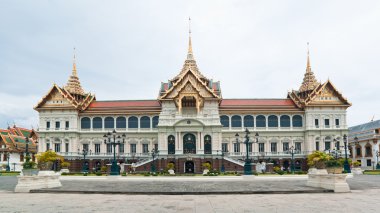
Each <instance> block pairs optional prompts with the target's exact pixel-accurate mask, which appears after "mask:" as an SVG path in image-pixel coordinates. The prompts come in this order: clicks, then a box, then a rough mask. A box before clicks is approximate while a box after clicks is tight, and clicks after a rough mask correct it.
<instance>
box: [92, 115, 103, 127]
mask: <svg viewBox="0 0 380 213" xmlns="http://www.w3.org/2000/svg"><path fill="white" fill-rule="evenodd" d="M92 128H94V129H101V128H103V121H102V118H100V117H95V118H94V119H92Z"/></svg>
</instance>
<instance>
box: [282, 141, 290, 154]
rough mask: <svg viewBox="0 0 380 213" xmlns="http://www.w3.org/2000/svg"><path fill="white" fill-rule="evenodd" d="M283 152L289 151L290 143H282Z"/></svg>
mask: <svg viewBox="0 0 380 213" xmlns="http://www.w3.org/2000/svg"><path fill="white" fill-rule="evenodd" d="M282 151H283V152H287V151H289V143H288V142H284V143H282Z"/></svg>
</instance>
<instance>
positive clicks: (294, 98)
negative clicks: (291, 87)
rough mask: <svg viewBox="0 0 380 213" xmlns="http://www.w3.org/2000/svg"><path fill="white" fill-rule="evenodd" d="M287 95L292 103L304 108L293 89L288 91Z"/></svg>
mask: <svg viewBox="0 0 380 213" xmlns="http://www.w3.org/2000/svg"><path fill="white" fill-rule="evenodd" d="M288 97H289V98H290V99H291V100H292V101H293V103H294V104H295V105H296V106H297V107H298V108H304V105H303V104H302V100H301V99H300V98H299V97H298V95H297V94H295V92H294V91H292V92H289V93H288Z"/></svg>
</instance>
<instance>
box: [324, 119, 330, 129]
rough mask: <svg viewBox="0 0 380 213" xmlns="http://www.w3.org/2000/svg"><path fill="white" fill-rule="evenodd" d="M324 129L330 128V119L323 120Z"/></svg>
mask: <svg viewBox="0 0 380 213" xmlns="http://www.w3.org/2000/svg"><path fill="white" fill-rule="evenodd" d="M325 128H330V119H325Z"/></svg>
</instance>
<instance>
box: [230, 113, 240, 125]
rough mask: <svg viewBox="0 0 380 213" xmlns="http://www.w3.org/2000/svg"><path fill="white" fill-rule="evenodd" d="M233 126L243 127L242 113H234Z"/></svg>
mask: <svg viewBox="0 0 380 213" xmlns="http://www.w3.org/2000/svg"><path fill="white" fill-rule="evenodd" d="M231 126H232V127H241V117H240V115H234V116H232V118H231Z"/></svg>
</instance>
